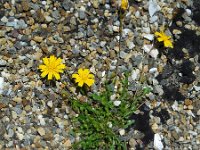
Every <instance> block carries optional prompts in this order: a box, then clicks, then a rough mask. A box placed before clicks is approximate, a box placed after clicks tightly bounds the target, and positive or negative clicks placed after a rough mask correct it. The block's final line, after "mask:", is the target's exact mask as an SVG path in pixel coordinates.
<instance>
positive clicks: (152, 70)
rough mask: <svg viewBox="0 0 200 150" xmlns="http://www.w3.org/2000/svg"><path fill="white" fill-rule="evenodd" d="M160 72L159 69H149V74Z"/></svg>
mask: <svg viewBox="0 0 200 150" xmlns="http://www.w3.org/2000/svg"><path fill="white" fill-rule="evenodd" d="M157 71H158V69H157V68H151V69H149V73H156V72H157Z"/></svg>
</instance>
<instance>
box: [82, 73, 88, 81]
mask: <svg viewBox="0 0 200 150" xmlns="http://www.w3.org/2000/svg"><path fill="white" fill-rule="evenodd" d="M80 76H81V79H82V80H83V81H86V80H87V78H88V76H87V75H86V74H82V75H80Z"/></svg>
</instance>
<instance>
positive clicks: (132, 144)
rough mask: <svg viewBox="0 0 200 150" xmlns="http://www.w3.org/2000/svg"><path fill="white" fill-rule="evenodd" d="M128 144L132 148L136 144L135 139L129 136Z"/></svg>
mask: <svg viewBox="0 0 200 150" xmlns="http://www.w3.org/2000/svg"><path fill="white" fill-rule="evenodd" d="M129 145H130V146H131V147H132V148H135V146H136V145H137V142H136V141H135V139H133V138H131V139H130V140H129Z"/></svg>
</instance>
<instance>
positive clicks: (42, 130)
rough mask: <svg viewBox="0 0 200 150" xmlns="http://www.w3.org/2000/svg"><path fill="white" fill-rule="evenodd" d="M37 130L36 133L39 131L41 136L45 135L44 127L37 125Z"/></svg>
mask: <svg viewBox="0 0 200 150" xmlns="http://www.w3.org/2000/svg"><path fill="white" fill-rule="evenodd" d="M37 131H38V133H39V134H40V135H41V136H44V135H45V130H44V128H42V127H39V128H38V129H37Z"/></svg>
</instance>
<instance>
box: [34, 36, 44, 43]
mask: <svg viewBox="0 0 200 150" xmlns="http://www.w3.org/2000/svg"><path fill="white" fill-rule="evenodd" d="M33 40H34V41H36V42H39V43H41V42H42V41H43V37H41V36H34V38H33Z"/></svg>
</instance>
